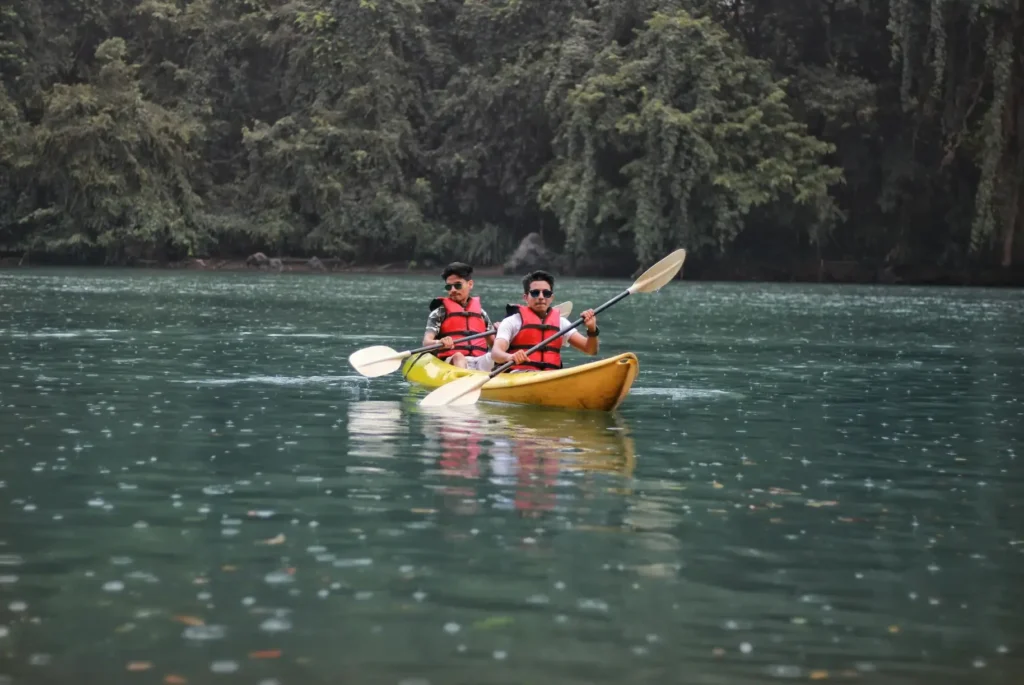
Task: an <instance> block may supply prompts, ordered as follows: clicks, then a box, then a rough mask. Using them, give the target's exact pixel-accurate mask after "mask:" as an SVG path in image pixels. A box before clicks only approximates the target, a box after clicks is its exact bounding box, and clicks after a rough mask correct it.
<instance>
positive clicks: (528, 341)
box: [505, 304, 562, 371]
mask: <svg viewBox="0 0 1024 685" xmlns="http://www.w3.org/2000/svg"><path fill="white" fill-rule="evenodd" d="M505 311H506V313H507V314H508V315H509V316H512V315H513V314H519V316H520V317H521V318H522V320H523V327H522V328H520V329H519V332H518V333H516V334H515V336H514V337H513V338H512V340H510V341H509V346H508V351H509V352H515V351H516V350H528V349H530V348H531V347H533V346H534V345H537V344H538V343H540V342H541V341H542V340H544V339H545V338H548V337H550V336H551V334H552V333H555V332H557V331H558V330H559V322H560V320H561V318H562V314H561V312H559V311H558V310H557V309H549V310H548V313H547V315H546V316H545V317H544V320H543V321H541V319H540V317H539V316H537V315H536V314H534V313H533V310H532V309H530V308H529V307H524V306H523V305H521V304H510V305H508V306H507V307H506V308H505ZM561 347H562V336H558V337H557V338H555V339H554V340H552V341H551V342H549V343H548V344H547V345H545V346H544V347H542V348H540V349H539V350H536V351H535V352H531V353H530V355H529V360H530V361H528V362H526V363H525V364H513V365H512V366H511V367H510V369H509V370H512V369H526V370H528V371H546V370H549V369H560V368H562V353H561Z"/></svg>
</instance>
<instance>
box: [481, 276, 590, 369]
mask: <svg viewBox="0 0 1024 685" xmlns="http://www.w3.org/2000/svg"><path fill="white" fill-rule="evenodd" d="M554 291H555V279H554V277H553V276H552V275H551V274H549V273H547V272H546V271H534V272H533V273H530V274H527V275H526V276H525V277H524V278H523V299H524V300H526V306H523V305H514V304H510V305H508V307H506V313H507V314H508V316H507V317H506V318H505V319H503V320H502V322H501V323H500V324H498V332H497V334H496V335H495V336H494V343H493V347H492V348H491V355H490V356H491V357H492V359H493V360H494V361H493V363H495V364H504V363H506V362H508V361H509V360H514V361H515V364H513V365H512V367H511V368H510V369H509V370H510V371H512V372H516V371H547V370H551V369H560V368H562V351H561V348H562V345H563V344H565V343H568V344H569V345H572V346H573V347H575V348H576V349H577V350H579V351H580V352H583V353H584V354H590V355H594V354H597V350H598V348H599V344H598V341H597V336H598V335H599V334H600V329H598V327H597V317H596V316H594V310H593V309H588V310H587V311H585V312H583V313H582V314H581V315H580V316H581V317H582V318H583V322H584V323H585V324H586V326H587V334H586V335H585V336H584V335H583V334H581V333H579V332H577V331H576V329H574V328H570V329H569V331H568V332H567V333H564V334H562V335H560V336H559V337H557V338H555V339H554V340H552V341H551V342H550V343H548V344H547V345H545V346H544V347H542V348H540V349H539V350H537V351H536V352H533V353H531V354H529V355H527V354H526V350H528V349H530V348H531V347H533V346H534V345H537V344H539V343H540V342H541V341H542V340H544V339H546V338H548V337H550V336H551V335H552V334H553V333H556V332H557V331H559V330H562V329H563V328H569V326H571V325H572V322H571V321H569V320H568V319H566V318H565V317H564V316H562V315H561V314H560V313H559V312H558V310H557V309H552V308H551V302H552V298H553V297H554V295H555V292H554Z"/></svg>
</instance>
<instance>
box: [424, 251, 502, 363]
mask: <svg viewBox="0 0 1024 685" xmlns="http://www.w3.org/2000/svg"><path fill="white" fill-rule="evenodd" d="M441 280H443V281H444V289H445V290H446V291H447V292H448V294H447V296H445V297H437V298H434V299H433V300H431V301H430V315H429V316H428V317H427V330H426V332H425V333H424V334H423V344H424V345H429V344H431V343H433V342H434V341H435V340H437V336H439V335H441V336H443V337H442V338H441V339H440V340H437V342H440V343H443V344H444V348H443V349H441V350H438V351H437V352H436V353H435V354H436V355H437V357H438V358H439V359H443V360H445V361H446V362H448V363H449V364H451V365H452V366H457V367H459V368H460V369H474V370H477V371H490V370H491V369H493V368H494V360H493V359H491V355H490V354H489V353H488V352H487V348H488V347H490V346H491V345H492V344H493V343H494V336H493V335H489V336H486V337H485V338H476V339H474V340H469V341H465V342H460V343H459V344H457V345H456V344H455V341H454V338H461V337H464V336H468V335H473V334H474V333H483V332H484V331H486V330H489V329H490V328H491V317H490V316H488V315H487V312H486V311H485V310H484V308H483V307H481V306H480V298H479V297H474V296H473V295H472V292H473V267H472V266H470V265H469V264H464V263H463V262H452V263H451V264H449V265H448V266H446V267H445V269H444V271H442V272H441Z"/></svg>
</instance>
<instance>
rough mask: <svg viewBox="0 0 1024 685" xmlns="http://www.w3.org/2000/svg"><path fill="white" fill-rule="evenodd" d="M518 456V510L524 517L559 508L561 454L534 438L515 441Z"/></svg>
mask: <svg viewBox="0 0 1024 685" xmlns="http://www.w3.org/2000/svg"><path fill="white" fill-rule="evenodd" d="M512 449H513V450H514V453H515V457H516V466H517V467H518V468H517V478H516V495H515V502H516V511H517V512H519V514H520V515H523V516H538V515H540V513H541V512H542V511H551V510H552V509H554V508H555V484H556V481H557V479H558V456H557V455H556V454H553V453H552V452H551V451H550V450H549V449H545V448H544V446H543V445H537V444H535V443H534V441H533V440H532V439H530V438H526V439H525V440H520V441H517V442H516V443H514V445H513V448H512Z"/></svg>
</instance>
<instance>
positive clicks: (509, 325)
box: [494, 314, 579, 347]
mask: <svg viewBox="0 0 1024 685" xmlns="http://www.w3.org/2000/svg"><path fill="white" fill-rule="evenodd" d="M571 325H572V321H569V319H567V318H565V317H564V316H561V317H559V318H558V329H559V330H561V329H563V328H568V327H569V326H571ZM522 328H523V318H522V317H521V316H519V315H518V314H513V315H512V316H507V317H505V318H504V319H502V321H501V323H500V324H498V332H497V333H496V334H495V336H494V339H495V340H506V341H508V342H509V343H510V344H511V343H512V338H514V337H516V333H518V332H519V331H520V330H522ZM553 332H554V331H552V333H553ZM578 332H579V331H578V330H577V329H575V328H570V329H569V331H568V332H566V333H564V334H563V335H562V347H568V345H569V338H571V337H572V334H573V333H578ZM550 335H551V333H548V334H547V335H545V336H544V338H547V337H548V336H550ZM544 338H541V340H543V339H544Z"/></svg>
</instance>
